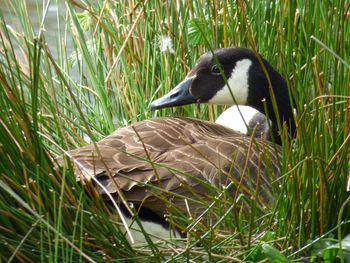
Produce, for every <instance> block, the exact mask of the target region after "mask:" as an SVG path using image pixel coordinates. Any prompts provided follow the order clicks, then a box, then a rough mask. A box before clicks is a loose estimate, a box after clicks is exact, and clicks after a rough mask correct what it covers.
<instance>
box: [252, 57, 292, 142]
mask: <svg viewBox="0 0 350 263" xmlns="http://www.w3.org/2000/svg"><path fill="white" fill-rule="evenodd" d="M263 62H264V64H265V67H266V71H267V73H268V76H269V80H270V81H269V80H268V78H267V77H266V74H265V73H264V72H262V70H261V68H258V67H260V64H256V66H255V67H257V68H254V67H253V68H252V69H251V72H250V73H251V74H252V76H253V77H252V78H250V79H249V86H250V87H252V91H251V92H249V94H248V105H249V106H251V107H253V108H255V109H257V110H258V111H260V112H261V113H263V114H265V115H266V114H267V115H268V117H269V119H270V120H271V122H272V127H271V128H272V135H273V136H274V140H275V142H276V143H278V144H281V137H280V133H279V129H278V125H277V123H278V120H279V121H280V124H281V125H283V123H284V122H285V123H286V124H287V127H288V132H289V136H290V138H292V137H293V136H294V133H295V122H294V118H293V110H292V105H291V101H290V98H289V92H288V87H287V83H286V81H285V80H284V78H283V77H282V76H281V75H280V74H279V73H278V72H277V71H276V70H275V69H274V68H273V67H272V66H271V65H270V64H269V63H267V62H266V61H265V60H263ZM270 84H271V86H270ZM271 92H273V93H274V97H275V102H276V106H277V107H276V111H275V110H274V107H273V105H274V102H273V98H272V96H271ZM266 111H267V112H266Z"/></svg>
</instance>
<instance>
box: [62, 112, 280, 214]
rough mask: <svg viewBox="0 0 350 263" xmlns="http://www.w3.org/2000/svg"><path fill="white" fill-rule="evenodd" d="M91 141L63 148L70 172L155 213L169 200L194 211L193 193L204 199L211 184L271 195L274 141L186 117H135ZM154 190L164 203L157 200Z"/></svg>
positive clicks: (260, 196) (198, 207)
mask: <svg viewBox="0 0 350 263" xmlns="http://www.w3.org/2000/svg"><path fill="white" fill-rule="evenodd" d="M96 145H97V148H98V149H99V151H96V148H95V146H94V145H88V146H85V147H82V148H79V149H75V150H71V151H69V152H68V155H69V156H70V157H71V159H72V160H73V163H74V169H75V174H76V175H77V176H78V177H79V178H80V179H81V180H84V181H85V180H90V179H91V177H95V178H96V179H97V180H98V181H99V182H100V183H102V185H104V187H105V189H107V191H108V192H109V193H110V194H116V193H117V192H118V190H120V191H122V193H123V194H124V196H125V198H126V200H128V201H129V202H132V203H134V204H136V205H141V204H142V207H145V208H147V209H149V210H150V211H152V212H154V213H156V214H157V215H159V216H161V217H163V216H164V214H165V213H166V211H167V209H168V208H169V204H170V203H172V204H174V205H175V206H176V207H177V209H182V210H185V208H186V205H188V206H189V207H190V211H191V212H192V213H193V214H196V215H198V214H199V213H201V212H202V211H203V209H205V208H206V207H203V205H202V203H200V202H197V201H195V200H192V199H193V196H195V195H198V196H199V197H204V198H205V197H206V196H208V195H209V194H210V191H211V190H210V188H211V186H215V187H219V188H220V187H225V186H227V185H228V184H230V183H231V184H232V185H233V187H231V188H230V191H232V193H233V194H234V193H236V190H237V187H240V191H241V192H247V191H248V192H247V193H249V191H251V190H249V189H252V187H253V189H255V188H256V187H257V184H258V182H259V194H258V195H257V197H258V199H259V200H258V201H260V202H266V201H267V200H269V199H271V192H272V191H271V181H272V180H275V179H276V175H278V174H279V163H280V161H279V158H280V155H279V152H280V149H279V146H276V145H273V144H271V143H270V142H268V141H265V140H263V139H259V138H256V139H251V138H250V137H247V136H245V135H244V134H242V133H239V132H236V131H233V130H231V129H229V128H225V127H223V126H221V125H218V124H215V123H210V122H207V121H198V120H195V119H191V118H181V117H162V118H154V119H150V120H146V121H142V122H138V123H135V124H133V125H131V126H128V127H125V128H122V129H119V130H118V131H116V132H114V133H113V134H111V135H110V136H108V137H106V138H105V139H103V140H101V141H99V142H97V144H96ZM276 147H277V148H276ZM271 152H275V154H271ZM58 162H59V163H60V164H62V163H63V158H62V157H59V158H58ZM82 167H83V169H82ZM107 171H108V172H107ZM258 177H259V178H258ZM241 180H242V182H241ZM97 188H98V189H99V191H100V193H101V194H102V195H104V194H105V192H104V191H105V190H103V189H102V188H101V187H98V186H97ZM231 189H232V190H231ZM160 195H161V196H163V197H162V198H164V196H166V200H168V202H159V196H160ZM250 195H251V194H250ZM114 196H115V198H116V199H118V195H114ZM184 199H187V204H186V203H185V201H184Z"/></svg>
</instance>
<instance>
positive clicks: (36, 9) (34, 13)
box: [0, 0, 72, 57]
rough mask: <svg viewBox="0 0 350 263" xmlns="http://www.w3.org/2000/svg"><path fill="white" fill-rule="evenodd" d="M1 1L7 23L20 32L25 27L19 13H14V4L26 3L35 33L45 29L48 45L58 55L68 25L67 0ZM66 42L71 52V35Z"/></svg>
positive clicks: (1, 8)
mask: <svg viewBox="0 0 350 263" xmlns="http://www.w3.org/2000/svg"><path fill="white" fill-rule="evenodd" d="M0 3H1V4H0V11H1V13H2V14H3V16H4V18H5V21H6V24H7V25H8V26H9V27H11V28H13V29H14V30H15V31H17V32H19V33H21V32H23V28H22V26H21V24H20V19H19V17H18V14H16V13H14V11H13V7H12V6H13V5H22V4H23V3H25V8H26V10H27V12H28V17H29V20H30V24H31V25H32V28H33V31H34V34H35V35H36V36H37V35H38V34H39V32H40V29H41V30H43V32H44V36H45V40H46V42H47V44H48V47H49V48H50V49H51V52H52V54H53V55H54V56H55V57H57V45H58V44H57V43H62V38H63V37H64V30H65V26H66V25H65V24H66V23H65V15H66V7H65V1H63V0H57V1H56V0H51V1H45V0H0ZM10 3H12V4H10ZM48 3H49V4H48ZM59 32H61V34H59ZM66 43H67V45H66V47H67V49H68V53H69V52H71V51H72V48H71V46H72V44H71V43H72V41H71V38H70V37H68V38H67V40H66Z"/></svg>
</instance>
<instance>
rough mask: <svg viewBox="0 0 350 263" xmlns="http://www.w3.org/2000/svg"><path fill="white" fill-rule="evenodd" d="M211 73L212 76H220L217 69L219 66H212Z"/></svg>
mask: <svg viewBox="0 0 350 263" xmlns="http://www.w3.org/2000/svg"><path fill="white" fill-rule="evenodd" d="M210 71H211V73H212V74H214V75H220V74H221V72H220V69H219V66H218V65H217V64H214V65H213V66H212V67H211V69H210Z"/></svg>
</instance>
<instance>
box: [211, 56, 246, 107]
mask: <svg viewBox="0 0 350 263" xmlns="http://www.w3.org/2000/svg"><path fill="white" fill-rule="evenodd" d="M251 65H252V61H251V60H250V59H248V58H245V59H242V60H239V61H237V63H236V66H235V67H234V69H233V70H232V73H231V76H230V78H229V79H227V83H228V85H225V86H224V87H223V88H222V89H220V90H219V91H218V92H217V93H216V94H215V95H214V97H213V98H211V99H210V100H209V103H212V104H228V105H233V104H236V103H237V104H238V105H244V104H246V103H247V99H248V88H249V87H248V72H249V68H250V66H251ZM230 89H231V92H232V94H233V96H234V98H235V99H236V103H235V101H234V100H233V98H232V95H231V92H230Z"/></svg>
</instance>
